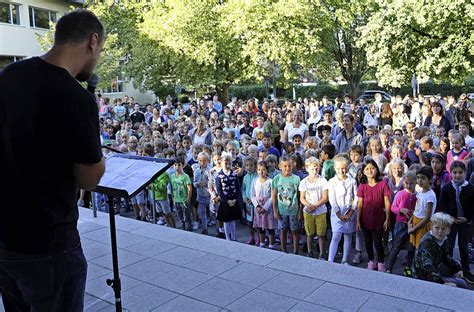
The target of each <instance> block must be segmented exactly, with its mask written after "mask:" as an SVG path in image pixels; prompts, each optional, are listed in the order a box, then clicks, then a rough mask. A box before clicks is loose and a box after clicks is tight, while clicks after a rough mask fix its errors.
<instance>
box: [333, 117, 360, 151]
mask: <svg viewBox="0 0 474 312" xmlns="http://www.w3.org/2000/svg"><path fill="white" fill-rule="evenodd" d="M342 127H343V129H342V131H341V132H340V133H339V134H338V135H337V137H336V141H335V142H334V145H335V146H336V151H337V153H339V154H340V153H347V152H349V149H350V148H351V146H352V145H360V144H361V143H362V135H361V134H360V133H359V132H357V130H356V129H355V128H354V116H353V115H351V114H344V117H343V118H342Z"/></svg>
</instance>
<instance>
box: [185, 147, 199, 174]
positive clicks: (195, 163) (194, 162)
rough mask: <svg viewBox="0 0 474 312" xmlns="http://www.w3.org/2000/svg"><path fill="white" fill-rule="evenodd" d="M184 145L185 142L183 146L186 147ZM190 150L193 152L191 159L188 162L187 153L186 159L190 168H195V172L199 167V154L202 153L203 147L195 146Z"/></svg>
mask: <svg viewBox="0 0 474 312" xmlns="http://www.w3.org/2000/svg"><path fill="white" fill-rule="evenodd" d="M184 143H185V141H183V146H184V145H185V144H184ZM186 144H187V143H186ZM189 150H190V151H191V157H190V158H189V160H188V153H186V157H187V158H186V163H187V164H188V166H191V168H193V170H194V169H195V168H198V167H199V164H198V163H199V160H198V155H199V153H201V152H202V145H200V144H195V145H193V147H192V148H190V149H189Z"/></svg>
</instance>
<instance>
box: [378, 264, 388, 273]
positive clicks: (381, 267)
mask: <svg viewBox="0 0 474 312" xmlns="http://www.w3.org/2000/svg"><path fill="white" fill-rule="evenodd" d="M377 271H379V272H385V271H386V269H385V263H383V262H379V263H377Z"/></svg>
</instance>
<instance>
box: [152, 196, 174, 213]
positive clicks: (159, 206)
mask: <svg viewBox="0 0 474 312" xmlns="http://www.w3.org/2000/svg"><path fill="white" fill-rule="evenodd" d="M155 207H156V211H158V212H162V213H166V214H168V213H171V206H170V202H169V201H168V200H167V199H164V200H155Z"/></svg>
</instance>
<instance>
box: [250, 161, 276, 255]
mask: <svg viewBox="0 0 474 312" xmlns="http://www.w3.org/2000/svg"><path fill="white" fill-rule="evenodd" d="M257 174H258V178H256V179H255V182H254V184H253V187H252V203H253V206H254V207H255V210H254V214H253V226H254V227H255V228H257V229H258V236H259V241H260V244H259V246H260V247H265V230H267V231H268V237H269V239H268V240H269V245H268V247H269V248H270V249H275V219H274V216H273V207H272V205H273V203H272V179H270V178H268V176H267V163H266V162H265V161H260V162H258V164H257Z"/></svg>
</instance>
